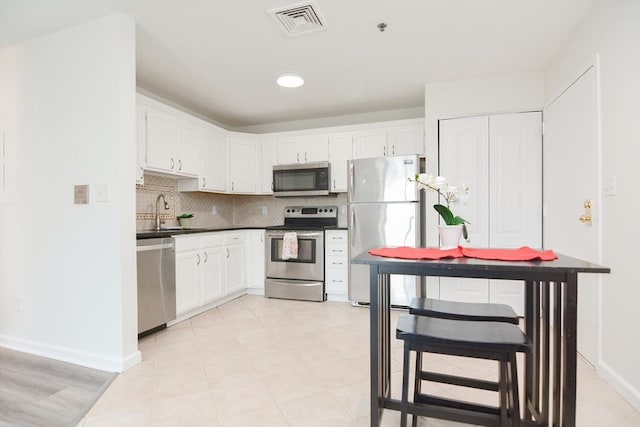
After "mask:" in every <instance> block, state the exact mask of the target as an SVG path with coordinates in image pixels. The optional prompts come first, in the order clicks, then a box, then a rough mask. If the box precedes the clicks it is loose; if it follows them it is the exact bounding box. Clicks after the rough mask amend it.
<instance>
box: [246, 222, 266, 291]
mask: <svg viewBox="0 0 640 427" xmlns="http://www.w3.org/2000/svg"><path fill="white" fill-rule="evenodd" d="M245 233H246V235H247V244H246V247H247V257H246V260H247V287H248V288H249V292H250V293H254V294H260V295H264V278H265V259H266V258H265V251H266V249H265V242H264V230H247V231H245Z"/></svg>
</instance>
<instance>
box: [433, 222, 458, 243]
mask: <svg viewBox="0 0 640 427" xmlns="http://www.w3.org/2000/svg"><path fill="white" fill-rule="evenodd" d="M438 231H439V233H440V249H454V248H457V247H458V245H459V244H460V237H462V224H459V225H439V226H438Z"/></svg>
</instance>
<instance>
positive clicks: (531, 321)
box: [524, 281, 537, 420]
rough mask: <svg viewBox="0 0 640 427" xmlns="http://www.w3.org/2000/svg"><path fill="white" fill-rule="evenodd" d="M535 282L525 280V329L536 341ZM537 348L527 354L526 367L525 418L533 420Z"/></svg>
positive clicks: (532, 339) (525, 358) (531, 338)
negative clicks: (530, 403)
mask: <svg viewBox="0 0 640 427" xmlns="http://www.w3.org/2000/svg"><path fill="white" fill-rule="evenodd" d="M535 285H536V283H535V282H532V281H526V282H525V292H524V294H525V296H524V298H525V299H524V331H525V334H526V335H527V337H529V339H530V340H531V342H532V344H533V343H534V333H535V320H536V318H537V315H536V312H535V305H536V304H535ZM534 354H535V348H532V349H531V353H529V354H525V357H524V360H525V369H524V377H525V384H524V419H525V420H531V419H532V413H531V407H530V406H529V402H532V401H533V396H534V379H535V377H534V368H533V367H534V361H535V356H534Z"/></svg>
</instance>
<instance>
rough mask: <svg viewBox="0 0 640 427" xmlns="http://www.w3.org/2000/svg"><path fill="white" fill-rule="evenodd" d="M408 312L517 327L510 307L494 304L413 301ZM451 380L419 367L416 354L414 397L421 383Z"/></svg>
mask: <svg viewBox="0 0 640 427" xmlns="http://www.w3.org/2000/svg"><path fill="white" fill-rule="evenodd" d="M409 313H410V314H416V315H419V316H426V317H436V318H439V319H451V320H473V321H476V322H506V323H513V324H515V325H517V324H518V321H519V319H518V315H517V314H516V312H515V311H514V310H513V308H512V307H511V306H510V305H507V304H495V303H475V302H458V301H445V300H438V299H432V298H424V297H423V298H413V299H412V300H411V305H410V306H409ZM455 379H456V378H455V377H452V376H450V375H445V374H436V373H433V372H429V371H425V370H423V368H422V353H420V352H418V353H417V354H416V375H415V382H414V388H413V389H414V395H419V394H420V392H421V389H422V380H426V381H436V382H442V383H446V384H452V382H451V381H455ZM416 422H417V415H415V414H414V415H413V424H414V425H415V424H416Z"/></svg>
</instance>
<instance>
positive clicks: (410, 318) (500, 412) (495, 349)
mask: <svg viewBox="0 0 640 427" xmlns="http://www.w3.org/2000/svg"><path fill="white" fill-rule="evenodd" d="M396 338H398V339H401V340H403V341H404V356H403V357H404V362H403V378H402V404H401V410H402V421H401V426H402V427H406V425H407V413H408V408H409V396H408V395H409V361H410V353H411V351H415V352H417V354H420V353H421V352H425V353H438V354H448V355H455V356H463V357H473V358H480V359H488V360H496V361H498V362H499V380H498V382H497V383H495V382H491V381H485V380H478V379H473V378H465V377H458V376H452V375H442V374H436V373H430V372H429V373H424V372H422V369H421V368H420V367H418V365H416V374H417V375H420V376H421V379H423V380H429V381H437V382H443V383H447V384H453V385H458V386H464V387H473V388H479V389H483V390H490V391H496V392H498V393H499V401H500V406H499V407H492V406H486V405H479V404H475V403H470V402H462V401H458V400H452V399H446V398H442V397H436V396H430V395H427V394H423V393H420V392H418V391H416V392H415V393H414V401H413V404H412V413H413V414H414V417H413V425H414V426H415V422H416V417H417V416H418V415H423V416H428V417H433V418H441V419H446V420H451V421H457V422H463V423H469V424H476V425H485V426H499V427H504V426H507V425H511V426H520V400H519V396H518V374H517V364H516V353H517V352H528V351H529V348H530V342H529V339H528V338H527V336H526V335H524V334H523V333H522V331H521V330H520V328H519V327H518V326H516V325H513V324H510V323H506V322H493V321H487V322H478V321H466V320H450V319H440V318H432V317H424V316H417V315H412V314H409V315H404V316H401V317H400V319H399V320H398V326H397V329H396ZM423 374H426V375H423Z"/></svg>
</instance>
